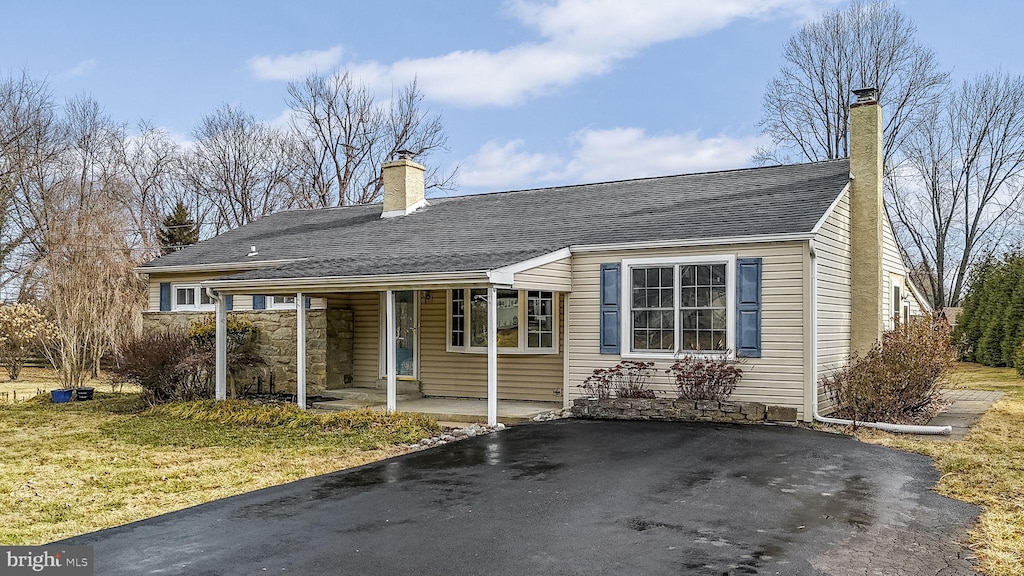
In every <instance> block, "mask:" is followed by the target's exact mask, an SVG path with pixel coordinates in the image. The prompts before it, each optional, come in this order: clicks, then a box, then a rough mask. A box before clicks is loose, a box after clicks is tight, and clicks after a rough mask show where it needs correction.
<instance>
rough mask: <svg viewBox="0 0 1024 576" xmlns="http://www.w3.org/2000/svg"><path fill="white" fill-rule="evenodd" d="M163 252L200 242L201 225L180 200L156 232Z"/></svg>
mask: <svg viewBox="0 0 1024 576" xmlns="http://www.w3.org/2000/svg"><path fill="white" fill-rule="evenodd" d="M156 238H157V240H158V241H159V242H160V251H161V253H162V254H168V253H170V252H174V251H175V250H180V249H181V248H183V247H185V246H188V245H189V244H195V243H196V242H199V225H198V224H196V221H195V220H193V219H192V218H191V217H190V216H189V214H188V208H186V207H185V203H184V202H182V201H181V200H178V203H177V204H175V206H174V210H173V211H172V212H171V213H170V214H168V215H167V217H166V218H164V223H163V227H161V228H160V230H158V231H157V233H156Z"/></svg>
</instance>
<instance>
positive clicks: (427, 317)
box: [330, 290, 562, 402]
mask: <svg viewBox="0 0 1024 576" xmlns="http://www.w3.org/2000/svg"><path fill="white" fill-rule="evenodd" d="M422 294H423V293H422V292H420V295H421V296H420V299H419V301H420V309H419V310H420V327H419V339H420V347H419V354H420V356H419V380H420V385H421V391H422V392H423V394H424V395H426V396H450V397H457V398H486V397H487V355H486V354H478V353H461V352H448V351H446V348H447V330H448V321H447V318H446V314H447V313H448V290H431V291H430V300H426V299H425V298H424V297H423V295H422ZM330 306H332V307H334V306H348V307H351V308H352V310H353V313H354V324H355V335H354V339H353V346H354V350H353V358H354V366H353V377H354V384H355V385H356V386H369V387H382V386H383V384H382V382H381V380H380V328H381V324H380V293H378V292H364V293H356V294H346V295H339V296H338V297H337V298H335V297H332V298H331V299H330ZM559 310H561V307H560V308H559ZM559 326H560V331H561V320H559ZM560 336H561V334H560ZM561 391H562V354H561V352H559V353H558V354H499V355H498V398H499V399H500V400H538V401H548V402H558V401H561V396H560V394H561Z"/></svg>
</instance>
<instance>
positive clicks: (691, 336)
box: [683, 330, 697, 350]
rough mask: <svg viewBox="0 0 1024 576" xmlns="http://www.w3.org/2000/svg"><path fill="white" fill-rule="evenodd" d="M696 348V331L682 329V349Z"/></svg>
mask: <svg viewBox="0 0 1024 576" xmlns="http://www.w3.org/2000/svg"><path fill="white" fill-rule="evenodd" d="M696 349H697V331H696V330H683V350H696Z"/></svg>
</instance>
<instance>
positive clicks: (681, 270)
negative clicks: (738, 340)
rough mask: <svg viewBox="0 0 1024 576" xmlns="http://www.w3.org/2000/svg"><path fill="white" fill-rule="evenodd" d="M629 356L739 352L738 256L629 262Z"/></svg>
mask: <svg viewBox="0 0 1024 576" xmlns="http://www.w3.org/2000/svg"><path fill="white" fill-rule="evenodd" d="M623 267H624V274H623V287H622V291H623V292H622V295H623V302H625V304H626V306H627V307H628V309H627V310H625V313H624V314H623V317H622V333H623V334H624V335H625V339H624V344H625V347H626V350H624V351H623V355H624V356H634V357H656V358H669V357H671V356H673V355H674V354H677V353H712V354H714V353H723V352H726V351H729V350H733V348H734V341H735V334H734V332H735V331H734V329H733V328H732V325H733V321H732V318H734V314H735V311H734V307H735V304H734V300H735V298H734V293H735V257H733V256H708V257H683V258H660V259H658V258H644V259H635V260H624V261H623Z"/></svg>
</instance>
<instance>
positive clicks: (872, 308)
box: [850, 88, 885, 356]
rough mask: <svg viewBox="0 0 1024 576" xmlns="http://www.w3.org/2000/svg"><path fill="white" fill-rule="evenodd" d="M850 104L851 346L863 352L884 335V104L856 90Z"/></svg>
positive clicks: (874, 92) (873, 92)
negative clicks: (851, 179) (853, 99)
mask: <svg viewBox="0 0 1024 576" xmlns="http://www.w3.org/2000/svg"><path fill="white" fill-rule="evenodd" d="M853 92H854V94H856V96H857V100H856V101H855V102H854V103H853V104H851V105H850V172H852V173H853V181H852V182H851V183H850V244H851V259H852V263H851V268H852V271H851V272H852V279H851V280H852V286H851V292H852V302H851V308H852V310H851V316H852V317H851V326H850V350H851V352H856V353H858V354H860V355H862V356H863V355H864V353H866V352H867V351H868V350H869V349H871V346H872V345H873V344H874V343H875V341H876V340H878V339H880V338H881V337H882V314H883V310H882V218H885V207H884V205H883V203H882V107H881V106H880V105H879V104H878V90H877V89H875V88H864V89H861V90H854V91H853Z"/></svg>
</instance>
